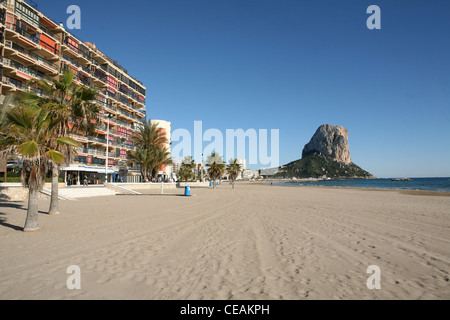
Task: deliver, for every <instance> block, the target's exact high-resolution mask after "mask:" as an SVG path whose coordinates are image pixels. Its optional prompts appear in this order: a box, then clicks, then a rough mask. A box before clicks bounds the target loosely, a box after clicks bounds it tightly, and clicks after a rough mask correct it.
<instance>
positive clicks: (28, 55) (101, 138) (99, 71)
mask: <svg viewBox="0 0 450 320" xmlns="http://www.w3.org/2000/svg"><path fill="white" fill-rule="evenodd" d="M0 53H1V54H0V76H1V83H0V95H1V96H2V99H3V97H4V96H5V95H7V94H10V93H13V92H16V91H20V90H32V91H33V92H35V93H36V94H38V95H44V92H43V91H42V89H41V88H40V87H39V85H33V86H31V85H30V84H29V80H31V79H32V78H37V79H42V80H44V81H47V82H49V83H51V79H52V78H56V79H60V77H62V74H63V72H64V71H65V70H72V71H73V72H74V73H75V78H74V81H75V83H76V84H78V85H86V86H89V87H91V88H94V89H96V90H97V92H98V95H97V104H98V105H100V106H101V111H100V114H99V116H100V119H101V121H100V123H98V126H97V129H96V132H95V134H94V135H82V134H81V135H76V136H75V135H74V136H73V138H74V139H76V140H77V141H79V142H80V143H81V145H82V146H81V147H80V148H79V149H78V155H77V156H76V157H75V159H74V161H73V163H71V164H70V166H68V167H65V168H64V169H63V172H64V176H65V177H67V176H68V175H70V177H71V178H72V181H73V182H74V183H76V184H79V183H80V181H81V182H82V180H83V177H84V176H85V175H86V176H87V177H88V180H89V182H90V183H102V182H104V181H105V176H107V178H108V181H119V180H122V181H124V182H127V181H128V182H138V181H140V180H141V177H140V172H139V168H138V167H129V166H128V163H127V151H128V150H134V145H133V141H132V140H131V139H130V137H131V135H132V134H133V133H134V132H135V128H136V126H138V125H139V124H141V123H143V122H145V121H146V110H145V94H146V88H145V87H144V85H143V84H142V83H141V82H140V81H138V80H137V79H135V78H133V77H132V76H130V75H129V74H128V72H127V70H126V69H125V68H123V67H122V66H121V65H120V64H119V63H118V62H116V61H114V60H113V59H111V58H110V57H108V56H107V55H106V54H104V53H103V52H101V51H100V50H99V49H98V48H96V46H95V44H93V43H90V42H83V41H81V40H80V39H78V38H77V37H75V36H74V35H73V34H71V33H70V32H68V31H67V30H65V28H64V26H63V25H62V24H57V23H55V22H54V21H53V20H52V19H50V18H49V17H46V16H45V15H44V14H43V13H42V12H39V11H38V10H37V7H36V6H33V5H32V4H29V3H27V2H25V1H22V0H2V1H0ZM106 173H107V175H105V174H106Z"/></svg>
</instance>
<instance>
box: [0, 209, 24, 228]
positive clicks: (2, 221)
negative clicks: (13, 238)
mask: <svg viewBox="0 0 450 320" xmlns="http://www.w3.org/2000/svg"><path fill="white" fill-rule="evenodd" d="M2 207H3V208H15V209H19V210H27V209H26V208H24V207H23V205H22V204H20V203H14V202H0V208H2ZM4 215H5V214H4V213H2V212H0V226H4V227H7V228H11V229H14V230H18V231H22V230H23V227H19V226H16V225H13V224H10V223H8V222H6V218H5V217H4Z"/></svg>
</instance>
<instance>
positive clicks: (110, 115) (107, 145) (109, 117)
mask: <svg viewBox="0 0 450 320" xmlns="http://www.w3.org/2000/svg"><path fill="white" fill-rule="evenodd" d="M112 117H114V114H112V113H109V114H108V115H107V116H106V118H107V120H108V124H107V128H106V161H105V183H107V182H108V152H109V151H108V149H109V119H111V118H112Z"/></svg>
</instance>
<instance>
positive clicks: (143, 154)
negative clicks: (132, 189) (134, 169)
mask: <svg viewBox="0 0 450 320" xmlns="http://www.w3.org/2000/svg"><path fill="white" fill-rule="evenodd" d="M127 158H128V159H129V160H130V161H132V162H134V163H136V164H138V165H139V167H140V171H141V176H142V179H143V180H144V181H147V180H148V177H149V176H148V172H149V167H150V153H149V152H148V150H146V149H136V150H135V151H127Z"/></svg>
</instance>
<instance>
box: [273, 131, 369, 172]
mask: <svg viewBox="0 0 450 320" xmlns="http://www.w3.org/2000/svg"><path fill="white" fill-rule="evenodd" d="M278 169H279V170H278V172H277V173H276V174H275V177H280V178H294V177H295V178H325V177H327V178H373V176H372V174H370V173H369V172H367V171H365V170H363V169H361V168H360V167H359V166H357V165H356V164H354V163H353V162H352V160H351V158H350V150H349V148H348V130H347V129H345V128H344V127H341V126H333V125H329V124H324V125H321V126H320V127H319V129H317V131H316V133H315V134H314V135H313V137H312V138H311V141H310V142H309V143H307V144H306V145H305V147H304V148H303V152H302V158H301V159H300V160H295V161H292V162H290V163H288V164H286V165H284V166H281V167H280V168H278Z"/></svg>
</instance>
